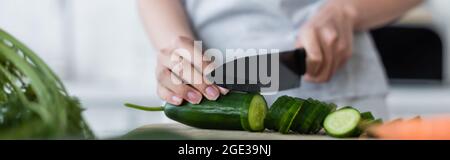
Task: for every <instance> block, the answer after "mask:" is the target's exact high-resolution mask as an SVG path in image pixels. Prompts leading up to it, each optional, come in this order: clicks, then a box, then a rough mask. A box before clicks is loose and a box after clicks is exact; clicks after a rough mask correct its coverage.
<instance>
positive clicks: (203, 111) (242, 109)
mask: <svg viewBox="0 0 450 160" xmlns="http://www.w3.org/2000/svg"><path fill="white" fill-rule="evenodd" d="M254 96H260V95H258V94H250V93H239V92H232V93H228V94H227V95H226V96H221V97H220V98H218V99H217V100H216V101H210V100H206V99H204V100H203V101H202V102H201V103H200V104H191V103H184V104H183V105H181V106H174V105H171V104H169V103H167V104H166V105H165V109H164V113H165V114H166V116H167V117H169V118H170V119H172V120H175V121H177V122H180V123H182V124H185V125H188V126H192V127H196V128H202V129H221V130H249V127H248V126H245V128H244V126H243V125H245V123H248V119H246V116H247V114H248V107H249V105H250V102H251V100H252V98H253V97H254ZM242 114H245V115H244V116H241V115H242Z"/></svg>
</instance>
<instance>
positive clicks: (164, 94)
mask: <svg viewBox="0 0 450 160" xmlns="http://www.w3.org/2000/svg"><path fill="white" fill-rule="evenodd" d="M157 94H158V96H159V97H160V98H161V99H163V100H164V101H166V102H167V103H170V104H173V105H177V106H178V105H181V103H183V99H182V98H181V97H178V96H177V95H176V94H175V93H173V92H172V91H170V90H169V89H167V88H166V87H164V86H162V85H158V87H157Z"/></svg>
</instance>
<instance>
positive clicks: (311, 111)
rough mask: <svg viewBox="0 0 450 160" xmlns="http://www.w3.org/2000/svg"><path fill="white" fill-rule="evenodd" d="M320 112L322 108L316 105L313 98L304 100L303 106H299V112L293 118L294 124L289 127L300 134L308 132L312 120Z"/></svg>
mask: <svg viewBox="0 0 450 160" xmlns="http://www.w3.org/2000/svg"><path fill="white" fill-rule="evenodd" d="M320 112H323V111H322V108H321V107H317V106H316V105H315V103H314V100H313V99H311V98H310V99H308V100H306V101H305V104H304V107H302V108H301V110H300V113H299V114H298V115H297V117H296V118H295V120H294V121H295V123H294V124H295V125H294V126H293V127H292V128H291V129H292V130H293V131H295V132H299V133H302V134H306V133H308V132H309V130H310V128H311V126H312V123H313V121H314V120H315V118H316V117H317V115H318V114H319V113H320Z"/></svg>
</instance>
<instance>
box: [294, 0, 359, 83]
mask: <svg viewBox="0 0 450 160" xmlns="http://www.w3.org/2000/svg"><path fill="white" fill-rule="evenodd" d="M338 2H339V3H338ZM338 2H337V1H327V2H326V4H324V5H323V6H322V7H321V8H320V9H319V10H318V12H317V13H316V14H315V15H313V16H312V17H311V18H310V19H309V20H308V21H307V22H306V23H305V24H304V25H303V26H302V27H301V29H300V32H299V35H298V38H297V43H296V47H298V48H305V50H306V52H307V71H306V75H305V79H306V80H307V81H310V82H315V83H323V82H327V81H329V80H330V79H331V78H332V76H333V75H334V73H336V71H337V70H338V69H339V68H340V67H342V66H343V65H344V64H345V63H346V62H347V60H348V59H349V58H350V57H351V55H352V45H353V31H354V18H353V17H354V12H353V10H352V8H351V7H348V6H347V5H345V4H344V3H342V1H338Z"/></svg>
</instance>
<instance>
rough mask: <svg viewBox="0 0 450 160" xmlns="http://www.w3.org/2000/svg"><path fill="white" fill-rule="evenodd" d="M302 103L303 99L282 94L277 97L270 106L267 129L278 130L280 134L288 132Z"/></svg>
mask: <svg viewBox="0 0 450 160" xmlns="http://www.w3.org/2000/svg"><path fill="white" fill-rule="evenodd" d="M303 105H304V100H302V99H299V98H292V97H289V96H282V97H280V98H278V99H277V100H276V101H275V102H274V104H273V105H272V106H271V107H270V110H269V116H267V119H266V121H265V122H266V124H267V127H268V129H272V130H275V131H278V132H280V133H282V134H285V133H288V132H289V130H290V128H291V125H292V124H293V121H294V119H295V117H296V116H297V114H298V112H299V111H300V108H302V107H303Z"/></svg>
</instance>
